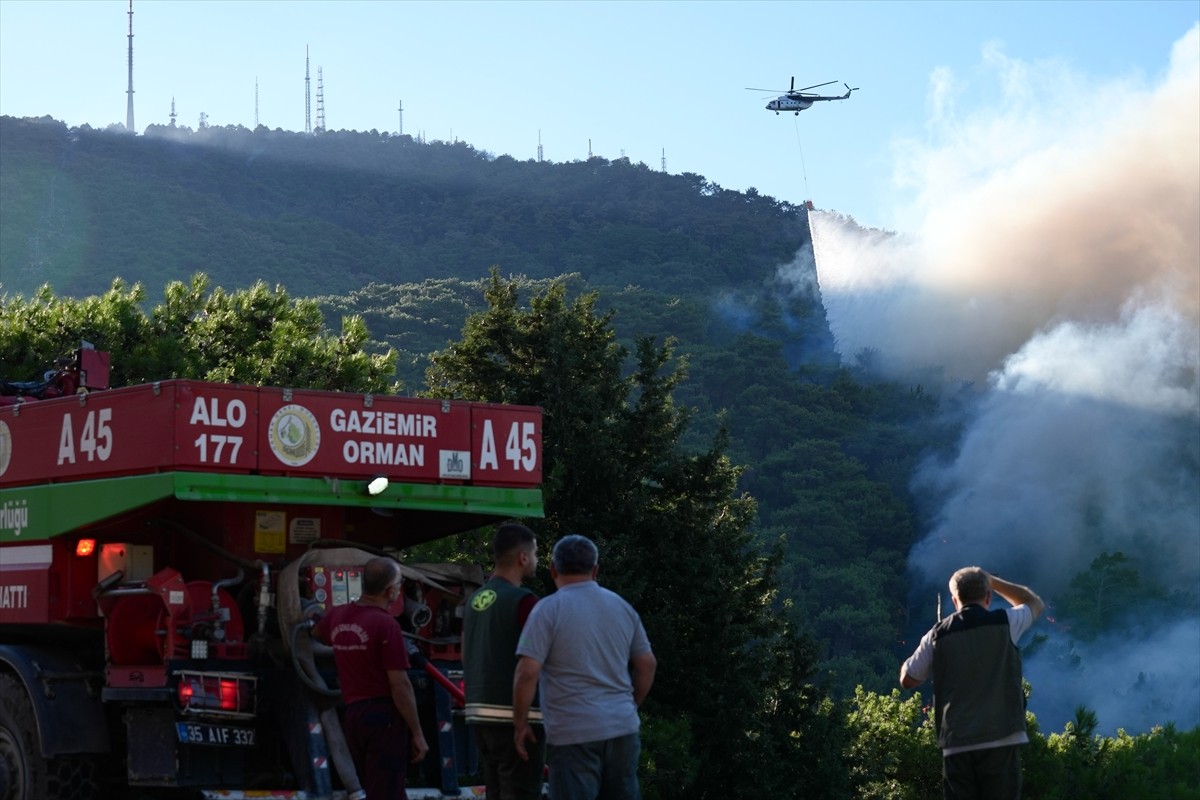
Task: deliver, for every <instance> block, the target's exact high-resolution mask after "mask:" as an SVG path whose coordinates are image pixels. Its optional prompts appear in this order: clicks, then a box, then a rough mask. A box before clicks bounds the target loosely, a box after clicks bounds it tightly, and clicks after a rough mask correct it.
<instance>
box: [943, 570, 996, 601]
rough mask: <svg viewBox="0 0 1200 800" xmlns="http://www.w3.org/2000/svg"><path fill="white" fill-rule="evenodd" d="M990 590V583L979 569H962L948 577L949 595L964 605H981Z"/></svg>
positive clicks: (984, 573)
mask: <svg viewBox="0 0 1200 800" xmlns="http://www.w3.org/2000/svg"><path fill="white" fill-rule="evenodd" d="M991 590H992V582H991V581H989V580H988V576H987V573H986V572H984V571H983V570H982V569H980V568H979V567H963V568H962V569H960V570H959V571H958V572H956V573H954V574H953V575H951V576H950V593H951V594H952V595H954V596H955V597H957V598H958V602H960V603H962V604H964V605H965V604H967V603H982V602H983V601H984V598H986V597H987V593H988V592H990V591H991Z"/></svg>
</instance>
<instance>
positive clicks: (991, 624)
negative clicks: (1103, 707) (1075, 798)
mask: <svg viewBox="0 0 1200 800" xmlns="http://www.w3.org/2000/svg"><path fill="white" fill-rule="evenodd" d="M993 592H995V593H996V594H998V595H1000V596H1001V597H1003V598H1004V599H1005V600H1007V601H1008V602H1009V603H1010V604H1012V606H1013V607H1012V608H1006V609H996V610H994V611H993V610H989V609H990V607H991V604H992V593H993ZM950 596H951V597H952V598H953V600H954V607H955V609H956V613H954V614H951V615H950V616H948V617H946V618H945V619H943V620H942V621H940V622H938V623H937V624H936V625H934V626H933V628H932V629H931V630H930V631H929V632H928V633H926V634H925V635H924V636H923V637H921V643H920V644H919V645H917V649H916V651H914V652H913V654H912V655H911V656H909V658H908V660H907V661H905V662H904V664H903V665H902V666H901V667H900V685H901V686H903V687H904V688H906V689H911V688H913V687H915V686H918V685H920V684H921V682H923V681H924V680H925V679H927V678H930V677H932V678H933V694H934V718H935V720H936V722H937V735H938V746H939V747H940V748H942V794H943V797H945V798H946V800H954V799H957V798H993V799H994V800H1015V798H1019V797H1020V796H1021V753H1020V746H1021V745H1023V744H1025V743H1026V742H1028V741H1029V739H1028V737H1027V736H1026V734H1025V693H1024V691H1023V690H1022V687H1021V653H1020V651H1019V650H1018V649H1017V641H1018V640H1019V639H1020V638H1021V635H1022V634H1024V633H1025V631H1027V630H1029V628H1030V627H1032V625H1033V623H1034V620H1036V619H1037V618H1038V617H1039V616H1041V613H1042V610H1043V609H1044V608H1045V604H1044V603H1042V599H1041V598H1040V597H1038V596H1037V595H1036V594H1034V593H1033V591H1032V590H1031V589H1029V588H1027V587H1025V586H1020V585H1018V584H1015V583H1009V582H1008V581H1005V580H1001V579H1000V578H997V577H996V576H994V575H989V574H988V573H986V572H984V571H983V570H982V569H980V568H979V567H964V568H962V569H960V570H959V571H958V572H955V573H954V574H953V575H952V576H950Z"/></svg>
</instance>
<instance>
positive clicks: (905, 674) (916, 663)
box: [900, 631, 933, 689]
mask: <svg viewBox="0 0 1200 800" xmlns="http://www.w3.org/2000/svg"><path fill="white" fill-rule="evenodd" d="M932 669H933V631H930V632H928V633H926V634H925V635H924V636H922V637H921V641H920V642H918V643H917V649H916V650H913V653H912V655H911V656H909V657H908V659H907V660H906V661H905V662H904V663H903V664H901V665H900V685H901V686H903V687H904V688H905V689H915V688H917V687H918V686H920V685H921V684H922V683H924V682H925V680H926V679H927V678H928V677H929V673H930V671H931V670H932Z"/></svg>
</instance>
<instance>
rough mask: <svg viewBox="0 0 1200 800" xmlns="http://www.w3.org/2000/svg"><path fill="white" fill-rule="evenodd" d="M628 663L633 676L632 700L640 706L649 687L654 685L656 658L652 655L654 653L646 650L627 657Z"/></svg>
mask: <svg viewBox="0 0 1200 800" xmlns="http://www.w3.org/2000/svg"><path fill="white" fill-rule="evenodd" d="M629 665H630V667H631V670H630V672H631V673H632V677H633V702H634V704H636V705H637V706H638V707H639V708H640V707H641V705H642V701H643V700H645V699H646V695H648V694H650V687H651V686H653V685H654V672H655V670H657V669H658V659H657V658H655V657H654V653H652V652H651V651H649V650H647V651H646V652H644V653H638V654H637V655H636V656H634V657H633V658H631V659H629Z"/></svg>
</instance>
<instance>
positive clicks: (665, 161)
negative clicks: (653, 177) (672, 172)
mask: <svg viewBox="0 0 1200 800" xmlns="http://www.w3.org/2000/svg"><path fill="white" fill-rule="evenodd" d="M662 171H663V172H666V171H667V148H665V147H664V148H663V154H662Z"/></svg>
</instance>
